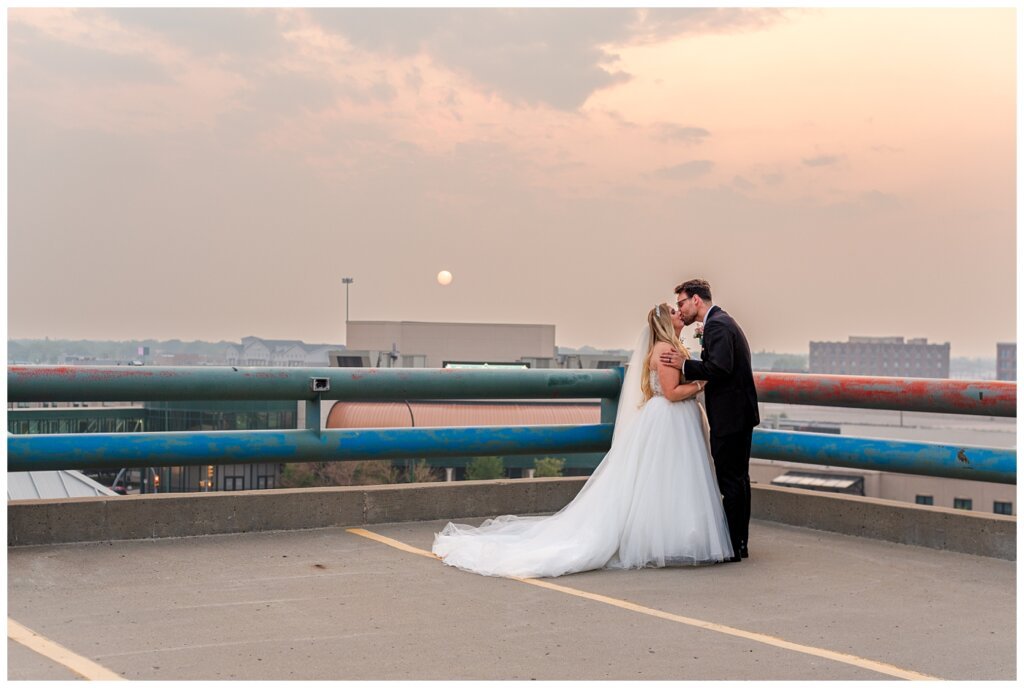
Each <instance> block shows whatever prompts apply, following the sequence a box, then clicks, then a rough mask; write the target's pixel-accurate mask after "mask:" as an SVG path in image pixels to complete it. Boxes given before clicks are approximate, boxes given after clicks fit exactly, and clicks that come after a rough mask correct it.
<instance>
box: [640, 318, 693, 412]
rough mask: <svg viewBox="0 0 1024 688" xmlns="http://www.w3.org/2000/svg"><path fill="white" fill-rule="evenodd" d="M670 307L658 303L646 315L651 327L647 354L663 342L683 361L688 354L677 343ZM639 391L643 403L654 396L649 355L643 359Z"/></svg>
mask: <svg viewBox="0 0 1024 688" xmlns="http://www.w3.org/2000/svg"><path fill="white" fill-rule="evenodd" d="M671 308H672V307H671V306H669V305H668V304H665V303H660V304H658V305H657V306H655V307H654V308H652V309H651V312H650V313H648V314H647V324H648V325H650V327H651V341H650V342H648V344H647V351H648V354H649V353H650V352H651V351H653V350H654V345H655V344H657V343H658V342H665V343H666V344H670V345H672V347H674V348H675V349H676V351H678V352H679V353H681V354H682V355H683V360H686V359H688V358H689V357H690V352H689V351H687V350H686V347H685V346H683V343H682V342H681V341H679V337H677V336H676V331H675V329H674V328H673V327H672V311H671ZM640 389H641V390H643V393H644V402H646V401H647V400H648V399H650V398H651V397H653V396H654V390H652V389H651V357H650V355H648V356H646V357H645V358H644V372H643V375H642V376H641V377H640Z"/></svg>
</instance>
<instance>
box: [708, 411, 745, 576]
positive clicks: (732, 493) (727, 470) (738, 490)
mask: <svg viewBox="0 0 1024 688" xmlns="http://www.w3.org/2000/svg"><path fill="white" fill-rule="evenodd" d="M753 436H754V429H753V428H749V429H747V430H743V431H740V432H735V433H731V434H728V435H718V436H715V435H712V436H711V458H712V459H714V462H715V476H716V477H717V478H718V489H719V491H721V493H722V508H723V509H724V510H725V518H726V520H727V521H728V522H729V539H730V540H732V549H733V551H734V552H735V554H736V556H739V553H740V545H741V543H742V544H743V545H746V544H747V534H748V532H749V530H750V442H751V439H753Z"/></svg>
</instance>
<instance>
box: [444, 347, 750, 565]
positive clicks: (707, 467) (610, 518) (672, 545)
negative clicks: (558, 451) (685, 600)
mask: <svg viewBox="0 0 1024 688" xmlns="http://www.w3.org/2000/svg"><path fill="white" fill-rule="evenodd" d="M634 351H637V350H634ZM636 358H637V356H636V355H634V360H633V361H632V362H631V364H630V368H631V369H632V370H631V371H630V372H633V373H634V374H633V375H627V376H626V380H625V382H624V384H623V394H622V396H621V397H620V400H619V404H620V413H619V417H618V418H617V419H616V431H615V436H614V439H613V441H612V447H611V449H610V450H609V451H608V453H607V454H606V455H605V457H604V458H603V459H602V460H601V463H600V464H599V465H598V467H597V469H596V470H595V471H594V473H593V474H592V475H591V476H590V478H589V479H588V480H587V482H586V484H585V485H584V486H583V488H582V489H581V490H580V492H579V493H578V494H577V495H576V497H575V498H574V499H573V500H572V501H571V502H570V503H569V504H568V505H566V506H565V507H564V508H563V509H562V510H561V511H559V512H558V513H556V514H552V515H550V516H499V517H498V518H493V519H488V520H487V521H484V523H483V524H482V525H481V526H480V527H479V528H474V527H472V526H467V525H460V524H457V523H449V524H448V525H446V526H445V527H444V529H443V530H442V531H441V532H440V533H437V534H436V535H435V537H434V546H433V548H432V549H433V552H434V554H436V555H438V556H439V557H441V559H442V560H443V561H444V563H445V564H448V565H451V566H455V567H458V568H460V569H463V570H465V571H471V572H473V573H479V574H482V575H485V576H508V577H517V578H548V577H554V576H561V575H565V574H568V573H576V572H578V571H589V570H591V569H599V568H630V569H631V568H641V567H645V566H667V565H672V564H699V563H704V562H718V561H722V560H724V559H727V558H729V557H732V556H733V550H732V545H731V544H730V540H729V528H728V525H727V524H726V520H725V513H724V511H723V510H722V501H721V497H720V496H719V492H718V485H717V484H716V482H715V478H714V475H713V473H712V468H711V463H710V459H709V456H708V447H707V444H706V443H705V436H704V418H703V412H702V410H701V408H700V406H699V405H698V403H697V401H696V400H694V399H689V400H686V401H680V402H671V401H669V400H667V399H666V398H665V397H664V396H662V394H661V387H660V385H659V384H658V377H657V374H656V372H654V371H652V372H651V387H652V389H653V390H654V391H655V396H653V397H652V398H651V399H650V400H649V401H647V403H645V404H643V406H642V407H641V408H639V410H638V411H637V412H635V413H629V409H626V411H627V412H626V413H623V404H624V403H625V404H627V405H628V404H630V403H632V404H633V405H634V407H635V406H636V402H635V401H633V400H634V399H637V398H639V394H634V393H632V390H629V391H630V393H629V394H627V393H626V392H627V385H628V384H630V383H631V382H632V383H635V384H636V386H637V387H638V388H639V383H638V382H637V379H638V378H639V375H636V374H635V372H636V371H635V368H638V367H641V366H642V361H641V362H640V364H639V365H638V364H637V361H636ZM620 422H624V423H628V425H627V426H626V427H623V428H620V427H619V423H620Z"/></svg>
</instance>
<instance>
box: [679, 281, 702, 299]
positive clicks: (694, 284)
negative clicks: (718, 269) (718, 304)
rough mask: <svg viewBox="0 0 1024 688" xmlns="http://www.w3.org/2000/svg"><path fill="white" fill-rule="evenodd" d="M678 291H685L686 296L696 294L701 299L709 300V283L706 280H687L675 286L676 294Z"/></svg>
mask: <svg viewBox="0 0 1024 688" xmlns="http://www.w3.org/2000/svg"><path fill="white" fill-rule="evenodd" d="M680 292H686V296H687V298H689V297H691V296H694V295H696V296H699V297H700V298H701V301H711V285H710V284H708V281H707V280H702V279H692V280H687V281H685V282H683V283H682V284H680V285H679V286H678V287H676V294H677V295H678V294H679V293H680Z"/></svg>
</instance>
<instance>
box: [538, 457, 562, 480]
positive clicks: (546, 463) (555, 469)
mask: <svg viewBox="0 0 1024 688" xmlns="http://www.w3.org/2000/svg"><path fill="white" fill-rule="evenodd" d="M563 468H565V459H556V458H554V457H551V456H546V457H544V458H543V459H534V460H533V469H534V470H533V477H535V478H561V477H562V469H563Z"/></svg>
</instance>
